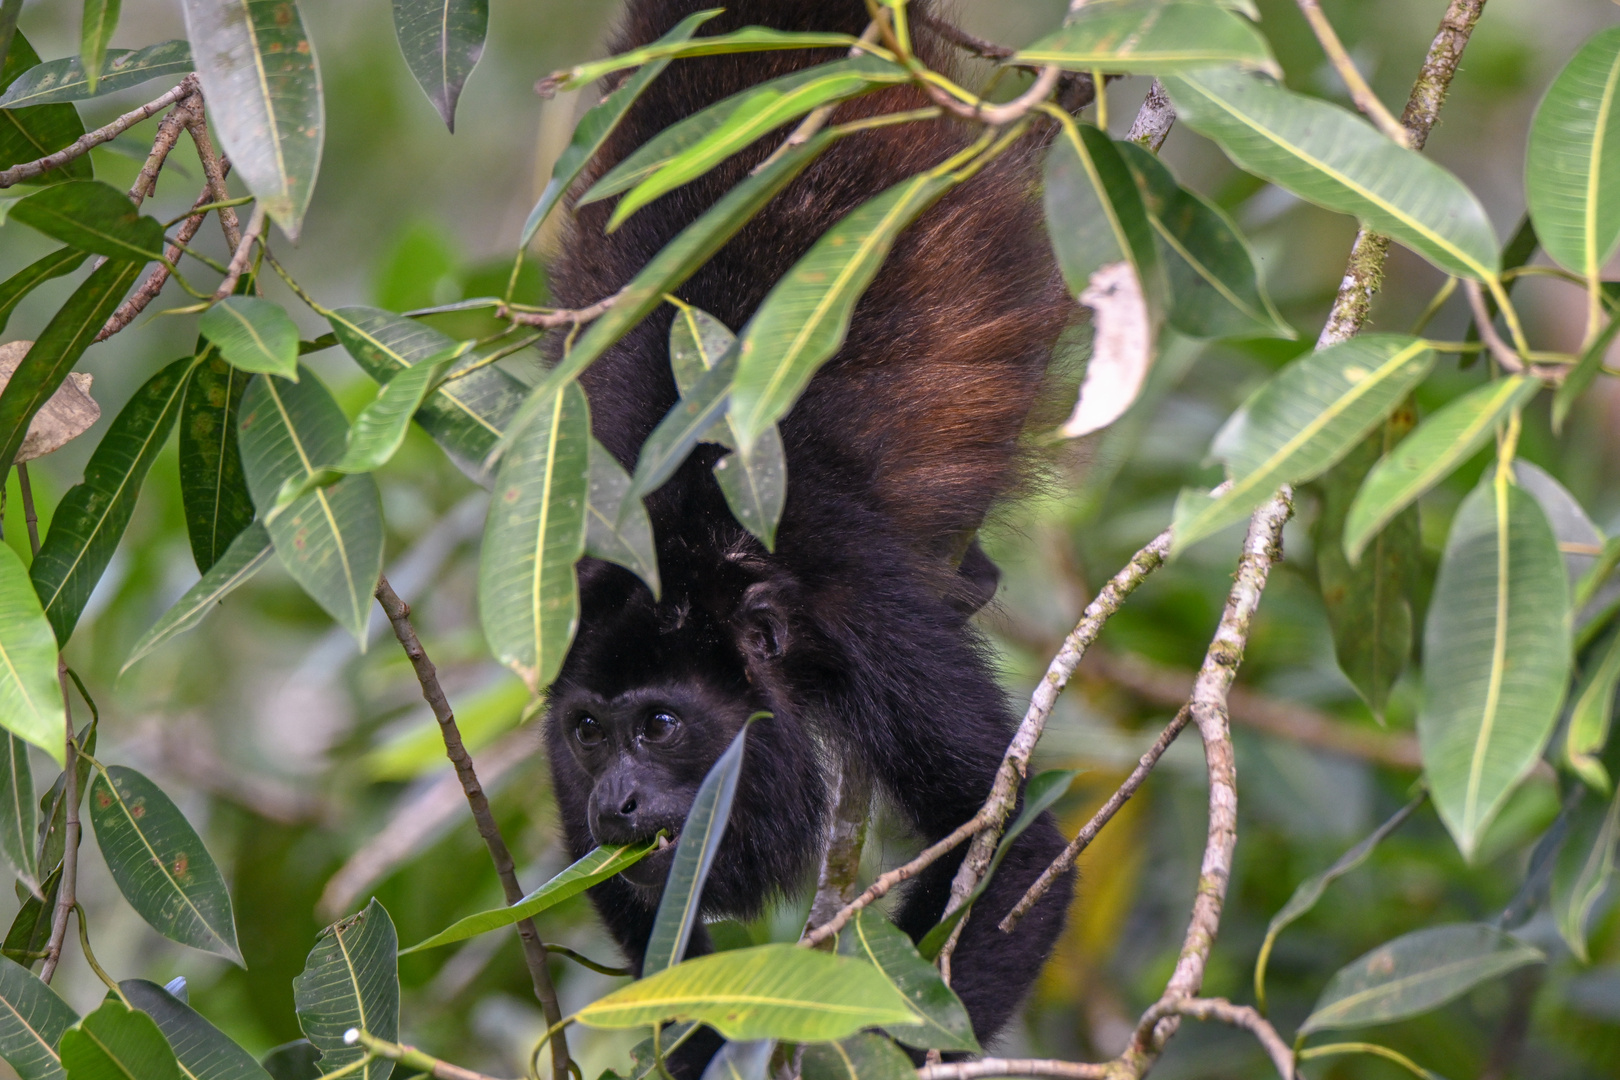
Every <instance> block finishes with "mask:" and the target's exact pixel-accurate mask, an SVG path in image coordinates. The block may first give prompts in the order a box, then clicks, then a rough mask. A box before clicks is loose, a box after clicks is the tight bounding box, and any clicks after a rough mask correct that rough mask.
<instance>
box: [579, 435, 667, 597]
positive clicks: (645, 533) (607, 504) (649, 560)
mask: <svg viewBox="0 0 1620 1080" xmlns="http://www.w3.org/2000/svg"><path fill="white" fill-rule="evenodd" d="M586 460H587V467H588V469H589V474H588V488H587V493H586V498H585V511H586V515H587V518H586V522H585V554H587V555H589V556H591V557H592V558H596V559H604V560H606V561H608V562H611V563H617V564H618V565H620V566H622V567H624V568H625V569H626V570H628V571H630V572H631V573H632V574H635V575H636V576H637V577H639V578H640V579H641V580H642V581H645V582H646V583H647V588H649V589H651V590H652V594H653V596H654V598H656V597H657V596H658V594H659V581H658V550H657V548H656V547H654V545H653V532H652V519H651V518H650V517H648V516H647V508H646V507H645V506H643V505H642V504H641V501H640V500H639V499H632V500H630V502H629V503H626V501H625V495H626V494H627V493H628V492H629V491H630V474H629V473H627V472H625V471H624V468H623V467H622V466H621V465H620V464H619V463H618V461H616V460H615V459H614V457H613V455H612V454H610V453H609V452H608V450H607V448H606V447H605V446H603V445H602V444H601V443H599V442H597V441H596V439H595V438H594V437H593V438H592V439H591V448H590V451H589V453H588V456H587V459H586Z"/></svg>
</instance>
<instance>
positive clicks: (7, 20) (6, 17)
mask: <svg viewBox="0 0 1620 1080" xmlns="http://www.w3.org/2000/svg"><path fill="white" fill-rule="evenodd" d="M22 6H23V0H0V61H3V60H4V59H5V58H6V56H7V55H8V54H9V53H10V52H11V37H12V35H13V34H15V33H16V32H17V16H18V15H21V14H22Z"/></svg>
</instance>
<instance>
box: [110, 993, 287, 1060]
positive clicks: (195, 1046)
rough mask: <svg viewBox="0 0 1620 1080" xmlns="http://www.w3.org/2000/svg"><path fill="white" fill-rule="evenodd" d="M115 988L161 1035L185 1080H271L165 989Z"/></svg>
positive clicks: (245, 1054) (247, 1054) (221, 1035)
mask: <svg viewBox="0 0 1620 1080" xmlns="http://www.w3.org/2000/svg"><path fill="white" fill-rule="evenodd" d="M118 988H119V989H120V990H122V991H123V992H124V996H125V997H126V998H128V999H129V1003H130V1004H131V1005H132V1006H134V1007H135V1008H137V1009H139V1010H141V1012H143V1013H145V1014H146V1015H147V1016H150V1017H151V1018H152V1020H153V1021H154V1022H155V1023H156V1024H157V1026H158V1028H159V1030H161V1031H162V1032H163V1037H164V1038H166V1039H167V1040H168V1041H169V1046H170V1048H171V1049H173V1051H174V1056H175V1057H176V1059H178V1061H179V1064H180V1071H181V1072H182V1073H184V1074H185V1076H184V1080H270V1074H269V1073H267V1072H265V1070H264V1068H263V1067H262V1066H260V1065H259V1063H258V1062H257V1061H255V1060H254V1059H253V1055H252V1054H250V1053H248V1052H247V1051H246V1050H244V1049H242V1048H241V1047H240V1046H238V1045H236V1043H234V1042H232V1041H231V1039H230V1037H229V1036H227V1035H226V1034H225V1033H224V1032H223V1031H221V1030H219V1028H217V1027H215V1026H214V1025H213V1024H210V1023H209V1022H208V1021H207V1020H205V1019H203V1017H202V1015H201V1014H200V1013H198V1012H197V1011H196V1010H195V1009H193V1008H192V1007H191V1006H190V1005H188V1004H186V1003H185V1002H184V1001H182V1000H181V999H180V998H179V997H178V996H176V995H174V994H172V993H170V992H169V991H168V990H166V989H165V988H163V987H161V986H159V985H157V984H156V983H150V982H147V981H146V980H145V979H125V980H124V981H123V982H121V983H119V984H118ZM126 1080H127V1078H126Z"/></svg>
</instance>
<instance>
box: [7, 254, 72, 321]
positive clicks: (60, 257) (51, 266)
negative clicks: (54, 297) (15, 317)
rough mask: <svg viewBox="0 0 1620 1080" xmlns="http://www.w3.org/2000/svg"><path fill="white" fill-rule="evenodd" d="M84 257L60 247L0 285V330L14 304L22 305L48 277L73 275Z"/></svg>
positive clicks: (8, 319) (9, 317)
mask: <svg viewBox="0 0 1620 1080" xmlns="http://www.w3.org/2000/svg"><path fill="white" fill-rule="evenodd" d="M88 257H89V256H88V255H87V254H86V253H85V252H83V251H75V250H74V249H73V248H60V249H58V250H56V251H53V252H51V253H50V254H49V255H45V256H42V257H40V258H38V259H35V260H34V261H33V262H31V263H29V264H28V265H27V266H25V267H23V268H22V269H21V270H19V271H17V272H16V273H15V274H12V275H11V276H10V277H9V278H7V279H6V280H5V281H3V282H0V330H4V329H5V328H6V323H7V322H9V321H10V320H11V313H12V312H13V311H16V310H17V305H18V304H20V303H22V301H23V298H24V297H25V296H27V295H28V294H29V293H31V292H33V291H34V290H35V289H36V288H38V287H39V286H40V285H43V284H44V283H45V282H47V281H49V280H51V279H52V278H59V277H61V276H62V275H63V274H71V273H73V271H75V270H77V269H78V268H79V266H80V264H82V263H83V262H84V260H85V259H86V258H88Z"/></svg>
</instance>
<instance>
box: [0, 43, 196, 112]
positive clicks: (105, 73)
mask: <svg viewBox="0 0 1620 1080" xmlns="http://www.w3.org/2000/svg"><path fill="white" fill-rule="evenodd" d="M191 68H192V63H191V45H190V44H188V43H187V42H185V41H183V40H180V39H176V40H173V41H160V42H159V43H158V44H156V45H148V46H147V47H146V48H144V49H108V50H107V59H106V61H105V62H104V63H103V64H102V65H101V73H100V75H99V76H98V77H97V78H96V84H95V87H94V88H92V87H91V85H90V80H89V79H88V78H86V77H85V71H84V64H83V63H82V62H81V61H80V60H79V58H78V57H76V56H74V57H69V58H67V59H64V60H51V61H49V62H47V63H44V64H39V65H38V66H36V67H32V68H29V69H28V70H27V71H26V72H24V73H23V74H22V75H21V76H20V77H19V78H18V79H17V81H16V82H13V83H12V84H11V85H10V86H8V87H6V92H5V93H4V94H0V109H20V108H24V107H27V106H32V105H51V104H55V103H57V102H62V101H85V100H88V99H90V98H93V97H100V96H102V95H103V94H111V93H114V92H116V91H119V90H127V89H129V88H130V87H132V86H139V85H140V84H141V83H144V82H147V81H148V80H151V79H157V78H162V77H163V76H164V75H184V74H186V73H187V72H188V71H190V70H191Z"/></svg>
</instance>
